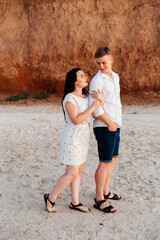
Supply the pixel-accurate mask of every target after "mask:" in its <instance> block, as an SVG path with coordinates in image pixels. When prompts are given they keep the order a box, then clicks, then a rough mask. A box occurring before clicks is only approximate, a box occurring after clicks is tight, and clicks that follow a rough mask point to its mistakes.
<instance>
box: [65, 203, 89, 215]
mask: <svg viewBox="0 0 160 240" xmlns="http://www.w3.org/2000/svg"><path fill="white" fill-rule="evenodd" d="M69 207H70V208H71V209H72V210H77V211H80V212H84V213H88V212H86V211H84V210H82V209H80V208H79V207H85V206H83V204H82V203H79V204H77V205H74V204H73V203H72V202H71V203H70V205H69ZM88 209H89V208H88ZM90 211H91V210H90V209H89V212H90Z"/></svg>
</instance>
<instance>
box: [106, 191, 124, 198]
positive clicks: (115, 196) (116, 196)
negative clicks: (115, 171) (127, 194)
mask: <svg viewBox="0 0 160 240" xmlns="http://www.w3.org/2000/svg"><path fill="white" fill-rule="evenodd" d="M111 194H112V193H111V192H109V193H108V194H107V195H105V194H104V198H105V199H109V200H120V199H121V197H118V195H117V194H115V193H113V197H111V198H110V197H109V196H110V195H111Z"/></svg>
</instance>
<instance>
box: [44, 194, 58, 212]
mask: <svg viewBox="0 0 160 240" xmlns="http://www.w3.org/2000/svg"><path fill="white" fill-rule="evenodd" d="M44 201H45V205H46V210H47V211H48V212H57V211H50V210H49V209H48V208H47V201H48V202H50V203H51V205H52V207H54V205H55V202H51V201H50V200H49V193H46V194H45V195H44Z"/></svg>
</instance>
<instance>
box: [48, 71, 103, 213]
mask: <svg viewBox="0 0 160 240" xmlns="http://www.w3.org/2000/svg"><path fill="white" fill-rule="evenodd" d="M87 85H88V81H87V77H86V76H85V75H84V72H83V71H82V70H81V69H80V68H74V69H72V70H71V71H69V72H68V73H67V76H66V82H65V88H64V96H63V103H62V105H63V111H64V115H65V120H66V125H65V127H64V129H63V133H62V137H61V146H60V149H61V150H60V160H61V162H62V163H63V164H65V165H66V172H65V174H64V175H62V176H61V177H60V178H59V180H58V182H57V183H56V185H55V186H54V188H53V190H52V191H51V192H50V193H49V194H45V195H44V201H45V205H46V209H47V210H48V211H49V212H56V211H57V210H56V208H55V206H54V205H55V201H56V199H57V197H58V195H59V193H61V192H62V190H63V189H64V188H65V187H67V186H68V185H69V184H70V187H71V203H70V205H69V207H70V208H71V209H74V210H78V211H82V212H86V213H88V212H89V211H90V209H89V208H87V207H85V206H83V205H82V204H81V203H79V191H80V182H81V172H82V169H83V166H84V162H85V161H86V158H87V153H88V146H89V135H90V128H89V124H90V119H91V115H92V113H93V112H94V111H95V110H96V109H97V108H99V106H100V101H98V100H94V102H93V104H92V105H91V107H89V105H88V95H87V91H86V90H85V87H86V86H87ZM94 96H95V98H99V97H100V93H96V92H94Z"/></svg>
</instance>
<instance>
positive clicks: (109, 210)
mask: <svg viewBox="0 0 160 240" xmlns="http://www.w3.org/2000/svg"><path fill="white" fill-rule="evenodd" d="M94 201H95V203H96V204H94V207H95V208H97V209H99V210H100V211H102V212H105V213H114V212H116V211H117V210H113V211H111V210H112V209H113V208H114V207H112V206H111V205H109V206H108V207H105V208H103V209H101V208H100V206H101V205H102V204H103V203H104V202H106V200H105V199H104V200H101V201H97V200H96V199H94Z"/></svg>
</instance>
